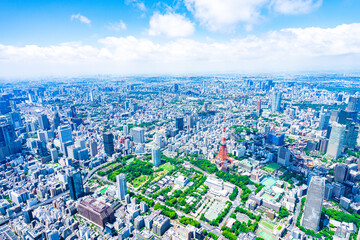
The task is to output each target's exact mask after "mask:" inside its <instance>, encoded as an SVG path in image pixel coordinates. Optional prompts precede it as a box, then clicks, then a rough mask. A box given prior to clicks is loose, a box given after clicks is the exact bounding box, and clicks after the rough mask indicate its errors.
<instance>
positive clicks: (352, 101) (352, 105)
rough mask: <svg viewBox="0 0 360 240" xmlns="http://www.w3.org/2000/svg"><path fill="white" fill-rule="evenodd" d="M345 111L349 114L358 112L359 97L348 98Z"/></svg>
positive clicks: (359, 105) (359, 107)
mask: <svg viewBox="0 0 360 240" xmlns="http://www.w3.org/2000/svg"><path fill="white" fill-rule="evenodd" d="M346 110H347V111H350V112H359V111H360V98H359V97H350V98H349V103H348V106H347V108H346Z"/></svg>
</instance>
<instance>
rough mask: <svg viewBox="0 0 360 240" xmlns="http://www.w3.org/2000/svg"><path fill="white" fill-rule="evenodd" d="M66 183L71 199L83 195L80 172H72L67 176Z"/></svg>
mask: <svg viewBox="0 0 360 240" xmlns="http://www.w3.org/2000/svg"><path fill="white" fill-rule="evenodd" d="M68 185H69V190H70V197H71V199H72V200H76V199H79V198H80V197H82V196H83V195H84V187H83V181H82V177H81V173H80V172H76V173H73V174H71V175H70V176H69V177H68Z"/></svg>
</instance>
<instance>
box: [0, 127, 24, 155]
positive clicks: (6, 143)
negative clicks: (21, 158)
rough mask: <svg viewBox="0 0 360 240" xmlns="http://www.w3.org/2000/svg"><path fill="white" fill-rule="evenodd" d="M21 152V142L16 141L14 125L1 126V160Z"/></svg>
mask: <svg viewBox="0 0 360 240" xmlns="http://www.w3.org/2000/svg"><path fill="white" fill-rule="evenodd" d="M19 151H21V142H20V141H16V133H15V129H14V126H13V125H12V124H2V125H0V159H3V158H5V157H6V156H9V155H11V154H14V153H17V152H19Z"/></svg>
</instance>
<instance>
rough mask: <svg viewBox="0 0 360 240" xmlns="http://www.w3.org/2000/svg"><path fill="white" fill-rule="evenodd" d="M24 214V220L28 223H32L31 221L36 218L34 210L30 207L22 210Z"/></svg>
mask: <svg viewBox="0 0 360 240" xmlns="http://www.w3.org/2000/svg"><path fill="white" fill-rule="evenodd" d="M22 213H23V216H24V222H25V223H26V224H30V223H31V221H32V220H33V219H34V218H33V215H32V210H31V209H30V208H25V209H23V210H22Z"/></svg>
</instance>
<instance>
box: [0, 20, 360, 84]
mask: <svg viewBox="0 0 360 240" xmlns="http://www.w3.org/2000/svg"><path fill="white" fill-rule="evenodd" d="M99 44H100V47H95V46H90V45H84V44H81V43H78V42H75V43H66V44H61V45H57V46H48V47H40V46H37V45H26V46H24V47H16V46H11V45H1V44H0V76H1V77H24V76H26V77H29V76H44V75H73V74H86V75H89V74H152V73H162V74H164V73H183V74H184V73H194V72H202V73H203V72H207V73H213V72H223V73H228V72H232V73H234V72H236V73H242V72H276V71H303V70H304V71H307V70H331V71H337V70H353V71H354V70H358V69H359V68H360V23H354V24H343V25H339V26H337V27H334V28H326V29H324V28H317V27H312V28H288V29H282V30H280V31H272V32H268V33H266V34H265V35H262V36H254V35H249V36H247V37H244V38H238V39H232V40H229V41H225V42H216V41H206V42H199V41H195V40H191V39H184V38H181V39H176V40H172V41H168V42H166V43H162V44H160V43H156V42H153V41H151V40H149V39H146V38H135V37H132V36H129V37H107V38H103V39H99Z"/></svg>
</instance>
